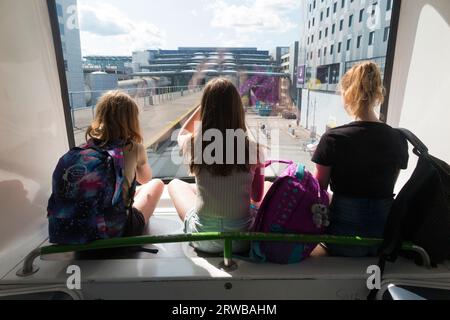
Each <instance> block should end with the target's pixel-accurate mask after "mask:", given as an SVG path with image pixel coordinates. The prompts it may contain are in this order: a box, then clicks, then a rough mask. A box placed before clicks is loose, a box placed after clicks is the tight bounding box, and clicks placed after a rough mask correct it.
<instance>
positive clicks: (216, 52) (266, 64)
mask: <svg viewBox="0 0 450 320" xmlns="http://www.w3.org/2000/svg"><path fill="white" fill-rule="evenodd" d="M133 69H134V75H135V76H151V77H153V76H156V77H167V78H169V79H171V82H172V85H176V86H183V85H187V84H189V82H190V80H191V79H192V77H193V76H194V75H198V74H203V75H204V78H203V80H202V81H207V80H208V78H213V77H217V76H228V77H230V78H235V79H236V81H238V79H239V78H240V77H242V76H267V77H282V76H285V74H284V73H282V72H281V70H280V65H279V64H277V63H276V61H274V59H273V58H272V57H271V56H270V54H269V52H268V51H262V50H258V49H257V48H202V47H193V48H178V50H147V51H139V52H134V53H133Z"/></svg>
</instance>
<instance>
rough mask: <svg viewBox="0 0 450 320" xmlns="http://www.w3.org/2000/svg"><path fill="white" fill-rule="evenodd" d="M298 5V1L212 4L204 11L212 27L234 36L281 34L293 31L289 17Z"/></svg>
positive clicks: (218, 1) (222, 1)
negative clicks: (208, 11)
mask: <svg viewBox="0 0 450 320" xmlns="http://www.w3.org/2000/svg"><path fill="white" fill-rule="evenodd" d="M300 5H301V2H300V1H298V0H256V1H254V0H253V1H252V0H245V1H244V2H243V3H242V4H231V3H229V2H226V1H224V0H216V1H214V2H212V3H211V4H210V5H209V6H208V8H209V10H210V11H211V12H212V21H211V26H212V27H217V28H228V29H233V30H234V31H236V33H237V34H242V33H265V32H271V33H283V32H288V31H290V30H292V29H294V28H296V27H297V24H296V23H295V22H293V21H292V20H291V19H290V18H289V14H291V13H292V12H293V11H295V10H300Z"/></svg>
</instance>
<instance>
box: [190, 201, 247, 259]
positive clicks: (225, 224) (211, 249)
mask: <svg viewBox="0 0 450 320" xmlns="http://www.w3.org/2000/svg"><path fill="white" fill-rule="evenodd" d="M253 221H254V216H253V214H251V215H250V216H249V217H245V218H242V219H220V218H213V217H205V216H199V215H198V214H197V212H196V211H195V209H192V210H190V211H189V212H188V214H187V215H186V220H185V222H184V232H185V233H201V232H240V231H242V232H247V231H249V230H250V228H251V227H252V224H253ZM191 246H192V247H194V248H195V249H197V250H199V251H202V252H206V253H212V254H217V253H222V252H223V248H224V241H223V240H219V241H201V242H193V243H191ZM249 250H250V242H248V241H233V253H244V252H248V251H249Z"/></svg>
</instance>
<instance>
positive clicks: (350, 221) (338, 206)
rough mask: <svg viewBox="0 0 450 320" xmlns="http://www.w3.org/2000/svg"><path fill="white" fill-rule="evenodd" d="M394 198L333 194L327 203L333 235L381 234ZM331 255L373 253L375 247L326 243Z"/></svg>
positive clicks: (329, 231) (372, 254)
mask: <svg viewBox="0 0 450 320" xmlns="http://www.w3.org/2000/svg"><path fill="white" fill-rule="evenodd" d="M393 201H394V200H393V199H392V198H389V199H357V198H348V197H343V196H339V195H334V197H333V201H332V203H331V207H330V222H331V225H330V228H329V229H328V233H329V234H330V235H335V236H360V237H363V238H383V233H384V227H385V225H386V221H387V219H388V216H389V213H390V210H391V207H392V203H393ZM327 248H328V249H329V252H330V254H331V255H333V256H343V257H372V256H376V255H377V254H378V252H377V251H378V248H377V247H350V246H340V245H333V244H327Z"/></svg>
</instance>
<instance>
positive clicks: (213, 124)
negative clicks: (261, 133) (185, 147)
mask: <svg viewBox="0 0 450 320" xmlns="http://www.w3.org/2000/svg"><path fill="white" fill-rule="evenodd" d="M200 117H201V123H202V132H201V134H202V137H203V135H204V134H205V132H206V131H208V130H210V129H215V130H218V131H220V133H221V134H222V137H226V132H227V130H242V131H243V132H244V133H245V134H247V126H246V123H245V111H244V107H243V104H242V99H241V96H240V94H239V92H238V90H237V89H236V87H235V86H234V84H233V83H232V82H231V81H230V80H228V79H225V78H215V79H213V80H211V81H210V82H209V83H208V84H207V86H206V88H205V90H204V93H203V97H202V102H201V107H200ZM197 134H198V133H197V132H196V133H195V134H194V136H193V137H192V140H191V144H190V145H191V159H190V160H191V164H190V171H191V173H193V174H195V175H197V174H199V173H200V171H201V170H202V169H206V170H208V171H209V172H210V173H211V174H213V175H218V176H229V175H230V174H232V173H233V171H234V170H238V171H241V172H249V171H250V164H249V162H250V161H249V158H250V155H249V150H250V147H249V139H248V136H247V135H246V138H245V153H246V155H245V159H246V161H245V162H246V163H245V164H238V163H237V157H238V154H237V153H238V152H239V151H242V150H239V149H238V145H237V141H236V139H235V141H234V157H235V159H234V162H233V164H226V161H224V164H217V163H215V164H212V165H207V164H205V161H204V158H203V157H204V150H205V148H206V147H207V146H208V145H209V144H211V143H213V141H212V142H204V141H202V142H201V144H202V148H201V151H202V161H201V164H198V163H196V162H195V161H194V160H195V155H194V145H195V143H196V139H199V138H201V137H197ZM223 148H224V149H223V155H224V158H225V155H226V154H227V151H228V152H231V151H232V150H227V143H226V142H225V141H224V146H223Z"/></svg>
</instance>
